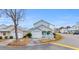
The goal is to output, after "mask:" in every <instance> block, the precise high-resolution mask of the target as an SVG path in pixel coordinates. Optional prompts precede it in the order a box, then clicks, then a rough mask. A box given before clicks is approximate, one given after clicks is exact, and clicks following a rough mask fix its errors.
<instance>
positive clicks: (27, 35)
mask: <svg viewBox="0 0 79 59" xmlns="http://www.w3.org/2000/svg"><path fill="white" fill-rule="evenodd" d="M26 37H28V38H31V37H32V34H31V33H28V34H26V35H25V36H23V38H26Z"/></svg>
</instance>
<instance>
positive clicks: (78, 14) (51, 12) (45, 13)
mask: <svg viewBox="0 0 79 59" xmlns="http://www.w3.org/2000/svg"><path fill="white" fill-rule="evenodd" d="M0 19H1V20H0V24H7V25H10V24H12V21H11V20H10V19H9V18H7V17H4V18H0ZM39 20H45V21H47V22H49V23H51V24H53V25H55V26H57V27H61V26H68V25H70V26H72V25H74V24H76V22H79V9H26V10H25V11H24V18H23V21H20V26H22V27H27V28H31V27H32V26H33V23H35V22H37V21H39Z"/></svg>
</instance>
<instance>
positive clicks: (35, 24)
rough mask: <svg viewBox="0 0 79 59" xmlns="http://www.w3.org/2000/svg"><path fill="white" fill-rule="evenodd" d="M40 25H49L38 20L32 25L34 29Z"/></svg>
mask: <svg viewBox="0 0 79 59" xmlns="http://www.w3.org/2000/svg"><path fill="white" fill-rule="evenodd" d="M41 25H44V26H47V27H49V25H50V24H49V23H48V22H46V21H44V20H40V21H38V22H36V23H34V27H38V26H41Z"/></svg>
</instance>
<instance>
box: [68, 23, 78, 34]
mask: <svg viewBox="0 0 79 59" xmlns="http://www.w3.org/2000/svg"><path fill="white" fill-rule="evenodd" d="M68 31H69V32H70V33H75V32H79V25H77V24H76V25H74V26H72V27H71V28H70V29H69V30H68Z"/></svg>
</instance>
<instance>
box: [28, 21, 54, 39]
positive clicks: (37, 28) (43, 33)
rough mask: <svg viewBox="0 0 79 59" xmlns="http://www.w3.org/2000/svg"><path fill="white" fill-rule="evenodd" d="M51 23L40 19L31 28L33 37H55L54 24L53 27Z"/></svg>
mask: <svg viewBox="0 0 79 59" xmlns="http://www.w3.org/2000/svg"><path fill="white" fill-rule="evenodd" d="M50 25H51V24H50V23H48V22H46V21H44V20H40V21H38V22H36V23H34V24H33V26H34V27H33V28H31V29H29V31H30V32H31V33H32V38H33V39H36V40H37V39H38V40H39V39H41V38H48V39H52V38H53V33H54V28H55V27H54V25H52V28H51V27H50Z"/></svg>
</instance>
